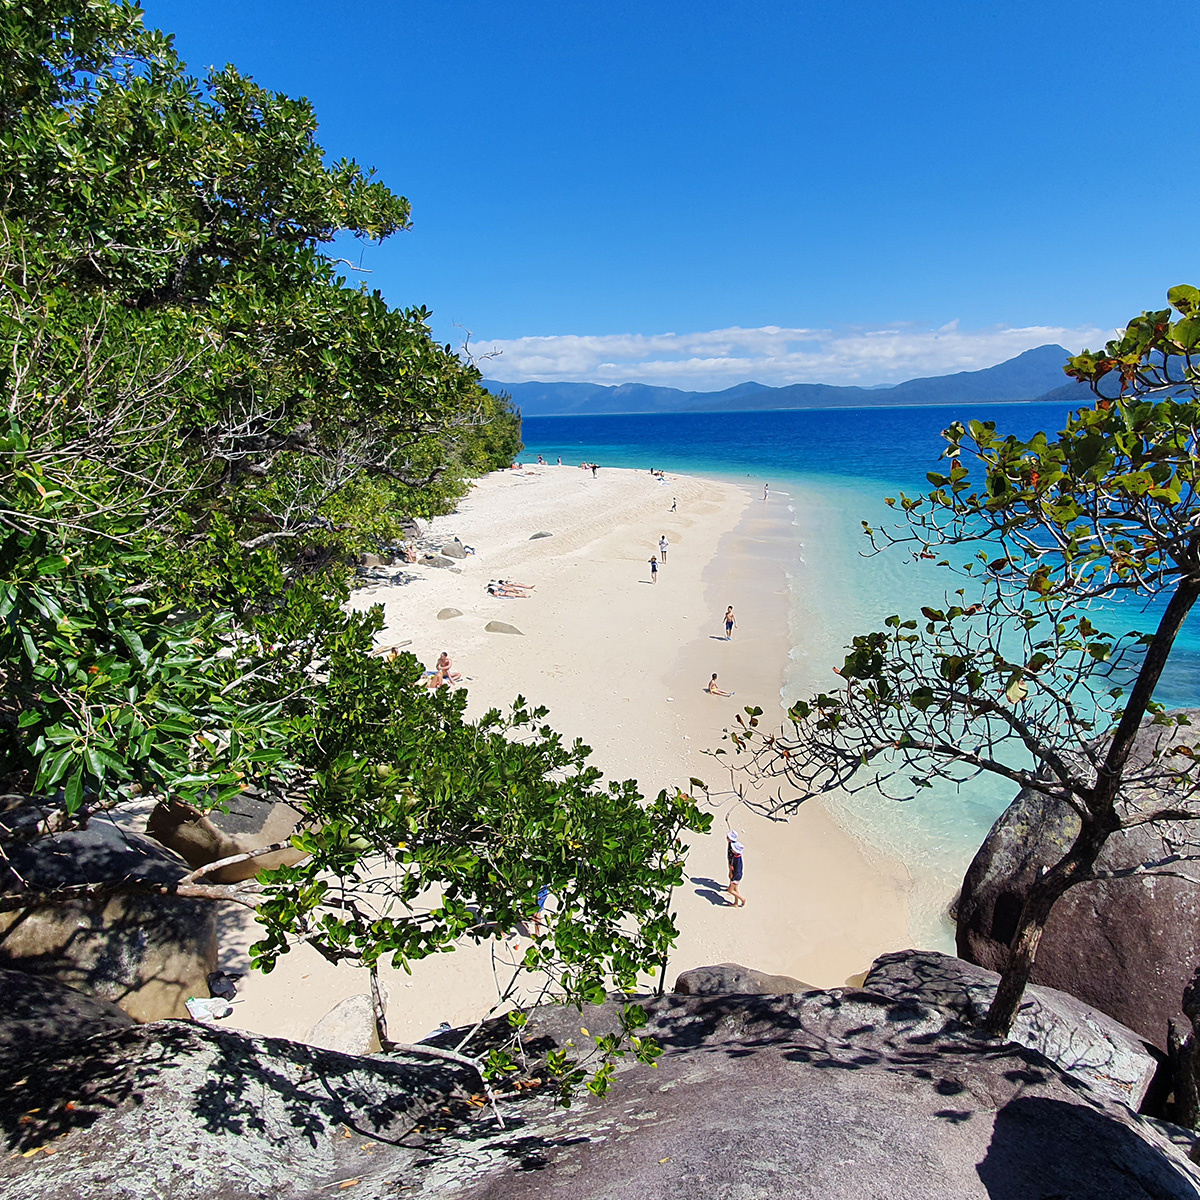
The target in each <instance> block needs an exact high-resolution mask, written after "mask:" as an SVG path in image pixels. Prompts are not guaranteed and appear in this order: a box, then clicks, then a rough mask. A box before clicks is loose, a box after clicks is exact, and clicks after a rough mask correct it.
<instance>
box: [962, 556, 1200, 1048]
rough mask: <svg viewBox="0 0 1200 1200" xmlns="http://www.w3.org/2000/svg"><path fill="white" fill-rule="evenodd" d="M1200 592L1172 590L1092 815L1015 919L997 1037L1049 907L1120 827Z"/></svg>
mask: <svg viewBox="0 0 1200 1200" xmlns="http://www.w3.org/2000/svg"><path fill="white" fill-rule="evenodd" d="M1198 598H1200V578H1198V577H1197V576H1195V575H1188V576H1186V577H1185V578H1184V579H1182V580H1181V581H1180V583H1179V586H1178V587H1177V588H1176V589H1175V592H1174V594H1173V595H1172V596H1171V599H1170V602H1169V603H1168V604H1167V607H1166V611H1165V612H1164V613H1163V615H1162V619H1161V620H1160V621H1159V623H1158V628H1157V629H1156V630H1155V631H1154V639H1153V641H1152V642H1151V643H1150V645H1149V647H1148V648H1147V650H1146V657H1145V658H1144V659H1143V660H1142V665H1141V668H1140V670H1139V671H1138V674H1137V679H1136V680H1135V681H1134V684H1133V687H1132V689H1131V690H1130V693H1129V700H1128V702H1127V703H1126V705H1125V711H1124V712H1123V713H1122V714H1121V720H1120V722H1119V723H1118V725H1117V729H1116V732H1115V733H1114V734H1113V737H1112V741H1111V742H1110V743H1109V746H1108V753H1107V754H1106V755H1105V758H1104V762H1103V764H1102V765H1101V767H1100V770H1099V772H1098V773H1097V778H1096V783H1095V786H1094V787H1093V788H1092V790H1091V794H1090V795H1088V796H1087V797H1086V803H1087V807H1088V810H1089V814H1090V819H1088V820H1085V821H1084V823H1083V826H1082V828H1081V829H1080V831H1079V836H1078V837H1077V838H1076V839H1075V844H1074V845H1073V846H1072V847H1071V849H1070V850H1069V851H1068V852H1067V854H1065V855H1064V856H1063V857H1062V858H1061V859H1059V861H1058V862H1057V863H1055V865H1054V866H1053V867H1051V868H1050V870H1049V871H1047V872H1046V873H1045V874H1044V875H1043V876H1042V877H1041V878H1040V879H1038V880H1036V881H1035V883H1034V885H1033V887H1032V888H1030V891H1029V894H1028V895H1027V896H1026V897H1025V903H1024V905H1023V906H1022V908H1021V916H1020V919H1019V920H1018V921H1017V929H1016V932H1015V933H1014V934H1013V939H1012V941H1011V942H1010V943H1009V950H1008V963H1007V965H1006V966H1005V968H1004V971H1003V973H1002V974H1001V976H1000V983H999V985H998V986H997V988H996V995H995V998H994V999H993V1000H992V1003H991V1006H990V1007H989V1008H988V1011H987V1016H986V1017H985V1018H984V1021H983V1028H984V1029H985V1030H986V1031H987V1032H988V1033H989V1034H991V1035H992V1036H993V1037H1007V1036H1008V1034H1009V1031H1010V1030H1011V1029H1012V1026H1013V1022H1014V1021H1015V1020H1016V1017H1017V1010H1018V1009H1019V1008H1020V1006H1021V997H1022V996H1023V995H1024V993H1025V988H1026V986H1027V985H1028V983H1029V979H1030V976H1031V975H1032V974H1033V965H1034V963H1035V961H1036V960H1037V948H1038V943H1039V942H1040V941H1041V940H1042V933H1043V931H1044V930H1045V928H1046V922H1047V920H1048V919H1049V917H1050V912H1051V910H1052V909H1053V907H1054V905H1055V904H1056V903H1058V900H1059V899H1060V898H1061V897H1062V896H1063V895H1064V893H1065V892H1066V891H1067V889H1068V888H1070V887H1072V886H1074V885H1075V884H1076V883H1079V882H1080V881H1081V880H1084V879H1087V878H1089V876H1090V874H1091V870H1092V868H1093V867H1094V866H1095V865H1096V860H1097V859H1098V858H1099V857H1100V852H1101V850H1103V849H1104V844H1105V843H1106V842H1107V841H1108V839H1109V836H1110V835H1111V834H1113V833H1116V831H1117V830H1118V829H1120V828H1121V821H1120V818H1119V815H1118V813H1117V810H1116V803H1117V796H1118V795H1119V793H1120V790H1121V780H1122V778H1123V776H1124V772H1125V764H1126V763H1127V762H1128V760H1129V753H1130V751H1131V750H1132V749H1133V741H1134V738H1135V737H1137V733H1138V730H1139V729H1140V728H1141V724H1142V719H1143V718H1144V717H1145V715H1146V711H1147V709H1148V708H1149V707H1150V701H1151V700H1152V699H1153V696H1154V689H1155V688H1156V687H1157V686H1158V680H1159V677H1160V676H1161V675H1162V672H1163V667H1165V666H1166V664H1167V659H1168V658H1169V657H1170V654H1171V647H1172V646H1173V645H1174V642H1175V636H1176V634H1178V633H1179V630H1180V629H1181V628H1182V626H1183V623H1184V621H1185V620H1186V619H1187V615H1188V613H1189V612H1190V611H1191V609H1192V606H1193V605H1194V604H1195V603H1196V600H1197V599H1198Z"/></svg>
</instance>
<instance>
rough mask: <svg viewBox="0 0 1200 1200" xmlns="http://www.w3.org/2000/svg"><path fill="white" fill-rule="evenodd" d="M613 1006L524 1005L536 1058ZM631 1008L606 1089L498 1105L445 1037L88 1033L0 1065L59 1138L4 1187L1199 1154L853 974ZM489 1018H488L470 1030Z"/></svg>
mask: <svg viewBox="0 0 1200 1200" xmlns="http://www.w3.org/2000/svg"><path fill="white" fill-rule="evenodd" d="M619 1008H620V1006H619V1005H617V1004H611V1005H606V1006H604V1007H602V1008H589V1009H585V1010H584V1012H583V1013H582V1014H580V1013H578V1012H575V1011H574V1010H572V1009H566V1008H562V1007H551V1008H549V1009H538V1010H535V1011H534V1012H533V1013H532V1014H531V1016H530V1020H529V1023H528V1025H527V1026H526V1028H525V1030H524V1031H523V1043H524V1047H525V1053H526V1055H527V1056H528V1057H529V1058H530V1060H531V1061H532V1062H533V1063H534V1065H535V1066H536V1064H537V1062H538V1061H540V1060H542V1059H544V1056H545V1055H546V1054H547V1053H548V1051H550V1050H552V1049H555V1048H562V1047H566V1048H568V1049H569V1050H570V1049H572V1046H573V1047H575V1048H578V1047H579V1046H580V1045H585V1046H586V1045H587V1044H588V1035H587V1034H582V1033H581V1028H582V1029H586V1030H588V1031H589V1033H590V1034H591V1035H592V1036H598V1035H602V1034H605V1033H608V1032H610V1031H611V1030H613V1029H614V1027H615V1025H616V1019H617V1014H618V1012H619ZM646 1008H647V1009H648V1011H649V1017H650V1021H649V1025H648V1026H647V1028H646V1030H645V1032H646V1033H648V1034H651V1035H653V1036H654V1037H656V1038H657V1039H658V1041H659V1043H660V1044H661V1045H662V1047H663V1050H664V1053H663V1054H662V1056H661V1058H660V1059H659V1067H658V1069H657V1070H649V1069H648V1068H646V1067H644V1066H640V1065H638V1064H636V1063H632V1062H630V1061H629V1060H625V1061H621V1062H619V1063H618V1066H617V1074H616V1078H615V1081H614V1085H613V1088H612V1090H611V1091H610V1093H609V1095H608V1096H607V1097H605V1098H603V1099H596V1098H594V1097H591V1096H589V1095H588V1094H587V1093H586V1092H582V1094H581V1095H580V1096H579V1098H578V1101H577V1103H576V1104H575V1105H573V1107H572V1108H570V1109H563V1108H561V1107H559V1106H558V1105H557V1104H555V1102H554V1096H553V1094H552V1093H553V1089H552V1088H542V1089H533V1090H530V1091H523V1092H520V1093H510V1094H509V1095H508V1096H506V1097H504V1098H503V1099H502V1101H501V1113H502V1115H503V1117H504V1121H505V1126H504V1128H503V1129H500V1128H498V1127H497V1124H496V1121H495V1119H494V1118H493V1116H492V1114H491V1113H490V1111H489V1110H488V1109H487V1108H474V1107H471V1103H470V1099H469V1097H462V1096H461V1094H460V1093H457V1092H456V1087H455V1085H456V1084H457V1085H464V1086H465V1088H466V1089H467V1090H468V1091H469V1092H473V1091H476V1089H477V1088H478V1084H477V1082H476V1081H475V1080H474V1079H473V1078H472V1076H471V1075H470V1074H469V1073H468V1072H464V1071H461V1070H459V1069H458V1068H452V1067H449V1066H448V1064H445V1063H437V1062H421V1061H420V1060H418V1059H409V1060H405V1061H404V1062H403V1063H396V1064H393V1062H392V1061H391V1060H390V1059H382V1060H381V1056H376V1057H375V1058H372V1059H361V1058H360V1059H355V1058H348V1057H345V1056H342V1055H336V1054H331V1053H329V1052H326V1051H319V1050H315V1049H313V1048H311V1047H306V1046H298V1045H296V1044H294V1043H287V1042H280V1041H276V1040H273V1039H259V1038H248V1037H243V1036H239V1035H237V1034H235V1033H233V1032H231V1031H226V1030H211V1029H199V1028H197V1027H194V1026H191V1027H189V1026H170V1025H168V1026H159V1027H151V1028H148V1029H145V1028H144V1029H136V1030H129V1031H127V1032H125V1033H123V1034H115V1035H106V1036H104V1037H102V1038H94V1039H92V1040H91V1041H90V1042H89V1043H88V1044H87V1048H88V1051H89V1052H88V1054H87V1055H78V1056H74V1057H71V1056H63V1055H57V1056H47V1057H45V1058H43V1059H41V1060H36V1061H34V1062H33V1063H30V1062H25V1063H21V1064H19V1065H14V1066H13V1067H12V1068H11V1069H10V1070H9V1071H8V1072H7V1073H6V1074H0V1089H4V1091H5V1095H6V1099H8V1100H9V1101H10V1104H9V1107H8V1109H7V1110H6V1112H7V1114H9V1115H0V1122H3V1127H4V1128H5V1130H6V1132H7V1134H8V1138H9V1145H10V1146H11V1147H12V1148H13V1149H14V1150H17V1151H21V1152H24V1151H26V1150H29V1149H36V1148H37V1147H38V1146H40V1145H45V1144H47V1143H49V1142H51V1141H53V1148H54V1149H55V1150H56V1151H57V1152H56V1153H55V1155H54V1156H53V1157H52V1158H49V1159H47V1158H45V1157H44V1156H42V1155H35V1156H32V1157H31V1158H23V1157H20V1156H9V1157H7V1158H4V1159H0V1181H2V1184H0V1189H2V1190H3V1193H4V1195H5V1197H6V1200H35V1198H36V1200H101V1198H102V1197H103V1198H104V1200H133V1198H134V1197H137V1198H139V1200H140V1197H143V1196H156V1197H159V1198H161V1200H184V1198H185V1197H186V1198H187V1200H226V1198H228V1200H233V1198H234V1197H245V1196H255V1197H259V1196H263V1197H265V1196H274V1195H287V1196H289V1197H297V1198H303V1197H311V1198H313V1200H316V1198H317V1197H324V1198H327V1197H329V1196H331V1195H339V1194H341V1192H342V1191H343V1190H344V1189H343V1187H342V1185H343V1184H347V1185H349V1186H350V1187H351V1188H352V1192H351V1194H352V1195H353V1196H355V1197H357V1198H364V1197H365V1198H366V1200H385V1198H389V1200H390V1198H392V1197H395V1196H396V1195H397V1194H403V1195H413V1196H421V1197H455V1198H457V1200H533V1198H535V1197H536V1198H538V1200H543V1198H545V1197H548V1196H553V1197H560V1198H561V1200H584V1198H587V1200H598V1198H600V1197H603V1198H604V1200H668V1198H671V1200H675V1198H677V1197H681V1196H694V1197H697V1200H701V1198H702V1200H750V1198H753V1200H785V1198H786V1200H834V1198H836V1200H840V1198H841V1197H859V1196H862V1197H885V1198H887V1200H1025V1198H1027V1197H1030V1198H1038V1200H1049V1198H1050V1197H1070V1198H1071V1200H1118V1198H1120V1200H1151V1198H1153V1200H1196V1196H1197V1195H1198V1188H1200V1173H1198V1172H1197V1171H1196V1169H1195V1168H1194V1167H1193V1166H1192V1164H1191V1163H1190V1162H1189V1161H1188V1160H1187V1158H1186V1156H1185V1154H1184V1152H1183V1151H1182V1150H1181V1149H1179V1148H1177V1147H1176V1146H1174V1145H1173V1144H1172V1142H1171V1140H1170V1139H1169V1138H1168V1137H1167V1136H1164V1132H1163V1129H1162V1127H1160V1126H1158V1125H1156V1124H1155V1123H1154V1122H1151V1121H1149V1120H1147V1119H1145V1118H1142V1117H1139V1116H1137V1115H1136V1114H1134V1113H1131V1112H1130V1111H1129V1110H1128V1109H1127V1108H1125V1107H1124V1106H1123V1105H1120V1104H1116V1103H1114V1102H1113V1101H1111V1100H1110V1099H1108V1098H1107V1097H1106V1096H1104V1095H1102V1094H1097V1093H1094V1092H1092V1090H1091V1089H1089V1088H1088V1086H1087V1085H1086V1084H1083V1083H1080V1082H1079V1081H1078V1080H1075V1079H1071V1078H1069V1077H1068V1076H1065V1075H1063V1074H1062V1073H1061V1072H1059V1071H1058V1070H1057V1069H1056V1068H1055V1067H1054V1066H1053V1065H1051V1064H1050V1063H1049V1062H1047V1061H1046V1059H1044V1058H1042V1057H1041V1056H1040V1055H1038V1054H1035V1053H1034V1052H1032V1051H1029V1050H1025V1049H1023V1048H1021V1047H1018V1046H1014V1045H1011V1044H997V1043H991V1042H986V1041H983V1040H981V1039H979V1038H977V1037H973V1036H968V1035H966V1034H963V1033H961V1032H956V1031H955V1029H954V1028H953V1027H952V1024H951V1023H948V1021H947V1018H946V1015H945V1014H944V1013H943V1012H941V1011H939V1010H937V1009H933V1008H928V1007H925V1006H922V1005H919V1004H915V1003H912V1002H900V1003H897V1002H895V1001H891V1000H888V999H886V998H884V997H882V996H878V995H874V994H872V993H868V992H862V991H854V990H850V989H846V990H839V991H835V992H829V993H821V992H810V993H807V994H805V995H802V996H727V997H691V996H666V997H663V998H662V999H661V1000H657V1001H649V1002H647V1003H646ZM511 1032H512V1031H511V1028H510V1027H509V1026H508V1024H507V1022H505V1021H498V1022H491V1023H489V1024H488V1025H486V1026H485V1027H484V1029H483V1030H482V1031H481V1034H480V1036H479V1037H478V1038H477V1039H476V1040H475V1041H474V1042H473V1043H472V1045H473V1047H474V1049H475V1052H476V1053H485V1052H486V1051H487V1049H488V1046H489V1044H494V1043H495V1042H496V1041H497V1040H499V1039H501V1038H507V1037H509V1036H511ZM462 1036H463V1033H462V1031H458V1032H451V1033H448V1034H446V1035H444V1037H442V1038H440V1039H438V1042H439V1044H442V1045H444V1046H452V1045H455V1044H456V1043H457V1041H458V1040H459V1039H460V1038H461V1037H462ZM573 1052H575V1051H573ZM18 1072H19V1074H18ZM18 1081H19V1082H18ZM543 1093H550V1094H543ZM66 1097H70V1098H71V1099H72V1108H71V1109H70V1110H69V1111H67V1110H64V1107H63V1102H62V1101H63V1099H65V1098H66ZM34 1109H36V1110H37V1112H36V1113H35V1114H34V1116H33V1118H32V1120H31V1121H29V1122H28V1123H26V1124H19V1123H18V1120H17V1118H16V1114H17V1113H28V1112H29V1111H30V1110H34ZM414 1125H417V1126H418V1129H417V1130H415V1131H414V1130H413V1128H412V1127H413V1126H414ZM63 1132H66V1133H67V1135H68V1136H66V1137H63V1138H59V1137H57V1136H56V1135H57V1134H59V1133H63ZM1174 1136H1175V1137H1177V1138H1178V1139H1180V1140H1181V1141H1183V1142H1184V1143H1185V1144H1186V1138H1185V1135H1183V1134H1182V1132H1177V1133H1176V1134H1175V1135H1174ZM398 1189H399V1191H398Z"/></svg>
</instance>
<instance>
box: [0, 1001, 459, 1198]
mask: <svg viewBox="0 0 1200 1200" xmlns="http://www.w3.org/2000/svg"><path fill="white" fill-rule="evenodd" d="M469 1076H470V1072H469V1071H468V1070H467V1069H464V1068H461V1067H456V1066H454V1065H453V1064H446V1063H439V1062H421V1063H411V1064H405V1063H390V1062H383V1061H381V1060H379V1059H368V1058H355V1057H352V1056H350V1055H347V1054H336V1053H333V1052H330V1051H327V1050H318V1049H315V1048H313V1047H311V1046H304V1045H301V1044H299V1043H297V1042H286V1041H282V1040H279V1039H274V1038H252V1037H248V1036H246V1035H244V1034H239V1033H235V1032H233V1031H230V1030H224V1029H213V1028H210V1027H208V1026H202V1025H193V1024H183V1023H182V1022H173V1021H172V1022H162V1023H159V1024H155V1025H144V1026H138V1027H135V1028H133V1029H128V1030H125V1031H123V1032H118V1033H112V1034H106V1035H103V1036H100V1037H95V1038H91V1039H90V1040H89V1041H88V1042H86V1043H84V1044H83V1045H82V1046H80V1047H78V1048H76V1049H75V1050H73V1051H69V1052H68V1051H61V1050H60V1052H59V1053H45V1054H41V1055H39V1054H37V1053H33V1054H30V1055H27V1056H25V1057H24V1058H23V1059H21V1060H11V1059H10V1060H7V1061H4V1062H0V1092H2V1093H3V1094H4V1096H5V1098H6V1105H5V1106H4V1107H3V1108H2V1109H0V1128H2V1129H3V1130H4V1134H5V1137H6V1139H7V1142H8V1145H9V1146H10V1147H11V1148H12V1149H14V1150H16V1151H19V1152H20V1154H19V1155H18V1156H17V1157H16V1158H9V1159H7V1160H6V1161H4V1162H0V1193H2V1194H3V1195H4V1197H5V1200H144V1198H145V1197H149V1196H153V1197H155V1198H156V1200H234V1198H238V1200H240V1198H242V1197H250V1196H254V1197H260V1196H278V1195H286V1196H293V1195H298V1196H306V1195H314V1194H319V1195H323V1196H325V1197H328V1196H330V1195H334V1194H335V1191H331V1190H329V1188H330V1185H332V1187H333V1188H334V1189H335V1190H336V1188H337V1182H338V1181H339V1180H343V1179H347V1178H355V1177H357V1176H358V1175H360V1174H363V1173H366V1172H367V1171H369V1170H370V1169H371V1168H372V1167H373V1166H375V1165H376V1164H378V1163H379V1161H380V1159H381V1158H382V1157H383V1155H381V1154H380V1153H379V1151H381V1150H388V1146H387V1143H386V1140H385V1139H389V1138H392V1137H395V1136H397V1135H403V1134H404V1133H406V1132H408V1131H409V1129H410V1128H411V1126H412V1124H413V1123H414V1120H415V1119H417V1118H418V1117H419V1116H421V1115H422V1114H424V1113H426V1112H427V1111H428V1110H429V1109H430V1108H431V1107H434V1106H436V1105H447V1106H448V1105H449V1103H457V1107H458V1108H460V1109H461V1108H463V1107H465V1106H464V1105H463V1104H462V1103H461V1101H457V1102H456V1101H455V1097H456V1096H459V1095H460V1094H461V1088H460V1087H459V1083H460V1081H461V1082H462V1083H466V1084H467V1085H468V1086H469V1085H470V1082H471V1081H470V1078H469ZM68 1106H69V1107H68ZM22 1116H24V1117H26V1118H27V1119H25V1120H22V1119H21V1117H22ZM64 1134H65V1135H66V1136H63V1135H64ZM44 1147H48V1148H49V1149H50V1150H52V1151H56V1153H55V1154H54V1156H53V1157H52V1158H50V1157H46V1156H45V1154H44V1153H42V1154H37V1153H35V1154H31V1155H30V1157H29V1158H23V1157H21V1156H20V1155H23V1154H25V1153H26V1152H28V1151H31V1150H33V1151H36V1150H38V1149H39V1148H44ZM388 1158H389V1159H390V1161H391V1162H392V1163H393V1164H394V1163H395V1155H392V1154H389V1155H388ZM406 1166H407V1163H406ZM392 1178H395V1177H394V1176H393V1177H392ZM358 1194H367V1193H366V1192H365V1191H364V1192H362V1193H356V1195H358ZM376 1194H377V1195H379V1194H382V1195H389V1196H395V1195H396V1194H397V1193H396V1192H395V1190H394V1189H393V1190H392V1191H391V1192H388V1191H383V1192H382V1193H380V1192H377V1193H376ZM399 1194H401V1195H402V1194H403V1193H399Z"/></svg>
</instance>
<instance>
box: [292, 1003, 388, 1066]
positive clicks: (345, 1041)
mask: <svg viewBox="0 0 1200 1200" xmlns="http://www.w3.org/2000/svg"><path fill="white" fill-rule="evenodd" d="M305 1041H306V1042H308V1044H309V1045H311V1046H320V1047H321V1049H323V1050H337V1051H340V1052H341V1053H342V1054H374V1053H375V1052H376V1051H377V1050H378V1049H379V1035H378V1033H377V1031H376V1029H375V1007H374V1005H373V1004H372V1003H371V997H370V996H368V995H365V994H362V995H358V996H347V997H346V999H345V1000H342V1001H340V1002H339V1003H337V1004H335V1005H334V1006H333V1008H331V1009H330V1010H329V1011H328V1012H327V1013H326V1014H325V1015H324V1016H323V1017H322V1018H321V1019H320V1020H319V1021H318V1022H317V1023H316V1024H315V1025H314V1026H313V1028H312V1032H311V1033H310V1034H309V1035H308V1037H307V1038H305Z"/></svg>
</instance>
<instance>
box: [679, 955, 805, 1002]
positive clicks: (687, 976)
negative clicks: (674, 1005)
mask: <svg viewBox="0 0 1200 1200" xmlns="http://www.w3.org/2000/svg"><path fill="white" fill-rule="evenodd" d="M816 990H817V989H816V988H813V987H810V986H809V985H808V984H807V983H801V982H800V980H799V979H793V978H792V977H791V976H790V975H768V974H767V973H766V972H765V971H755V970H754V969H753V968H752V967H743V966H740V965H739V964H738V963H717V965H716V966H715V967H693V968H692V969H691V970H690V971H682V972H680V974H679V978H678V979H676V980H675V991H676V992H677V993H678V994H679V995H682V996H790V995H792V994H793V993H795V992H812V991H816Z"/></svg>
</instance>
